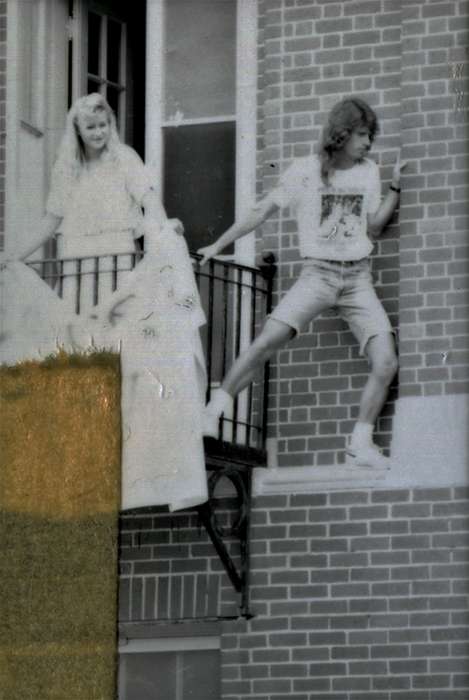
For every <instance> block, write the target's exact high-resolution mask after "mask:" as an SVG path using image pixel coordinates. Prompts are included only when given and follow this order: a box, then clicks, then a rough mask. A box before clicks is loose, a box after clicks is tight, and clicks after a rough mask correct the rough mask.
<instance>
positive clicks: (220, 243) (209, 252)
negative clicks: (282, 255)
mask: <svg viewBox="0 0 469 700" xmlns="http://www.w3.org/2000/svg"><path fill="white" fill-rule="evenodd" d="M275 209H278V204H277V202H275V201H274V199H273V197H272V196H271V195H267V197H264V199H261V200H260V201H259V202H258V203H257V204H255V205H254V206H253V207H251V209H250V210H249V211H248V212H247V214H246V216H245V217H244V218H243V219H241V220H240V221H235V222H234V224H233V225H232V226H230V228H229V229H227V230H226V231H225V233H223V234H222V235H221V236H220V238H219V239H218V240H217V241H215V243H212V245H208V246H205V247H204V248H199V250H198V251H197V252H198V253H199V254H200V255H203V258H202V260H201V265H205V263H206V262H208V261H209V260H210V259H211V258H213V256H214V255H218V253H221V251H222V250H223V249H224V248H226V247H227V246H228V245H230V243H233V242H234V241H236V240H238V238H242V237H243V236H245V235H246V234H248V233H250V232H251V231H253V230H254V229H255V228H257V227H258V226H260V224H262V223H263V222H264V221H265V220H266V219H267V217H268V216H269V215H270V214H271V213H272V212H273V211H275Z"/></svg>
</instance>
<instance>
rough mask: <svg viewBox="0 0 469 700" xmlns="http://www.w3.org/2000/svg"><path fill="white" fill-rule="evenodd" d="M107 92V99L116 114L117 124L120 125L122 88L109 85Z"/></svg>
mask: <svg viewBox="0 0 469 700" xmlns="http://www.w3.org/2000/svg"><path fill="white" fill-rule="evenodd" d="M106 93H107V94H106V98H107V101H108V102H109V105H110V107H111V109H112V110H113V111H114V114H115V115H116V120H117V126H119V95H120V90H118V89H117V88H114V87H111V86H110V85H108V86H107V91H106Z"/></svg>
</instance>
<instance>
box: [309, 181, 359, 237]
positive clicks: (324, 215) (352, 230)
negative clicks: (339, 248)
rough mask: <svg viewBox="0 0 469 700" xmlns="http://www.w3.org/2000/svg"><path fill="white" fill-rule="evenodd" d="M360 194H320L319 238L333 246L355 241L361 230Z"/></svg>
mask: <svg viewBox="0 0 469 700" xmlns="http://www.w3.org/2000/svg"><path fill="white" fill-rule="evenodd" d="M362 212H363V195H362V194H337V193H334V194H322V195H321V218H320V234H319V235H320V238H321V239H322V240H324V241H331V242H334V244H339V245H340V242H342V243H345V242H346V240H347V239H348V240H349V241H350V242H352V239H354V238H355V239H356V238H357V237H358V236H359V235H360V231H361V230H362V228H363V222H362Z"/></svg>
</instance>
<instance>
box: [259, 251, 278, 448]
mask: <svg viewBox="0 0 469 700" xmlns="http://www.w3.org/2000/svg"><path fill="white" fill-rule="evenodd" d="M262 260H263V262H264V264H263V265H259V269H260V271H261V275H262V277H263V278H264V279H265V281H266V282H267V296H266V309H265V311H266V316H268V315H269V314H270V312H271V311H272V295H273V288H274V277H275V275H276V273H277V265H276V264H275V262H276V261H275V255H274V254H273V253H266V254H265V255H264V256H263V257H262ZM269 381H270V362H269V361H268V360H267V362H266V363H265V365H264V393H263V397H262V447H263V448H264V449H265V444H266V440H267V417H268V409H269V405H268V404H269Z"/></svg>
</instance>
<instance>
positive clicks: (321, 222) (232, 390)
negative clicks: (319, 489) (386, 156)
mask: <svg viewBox="0 0 469 700" xmlns="http://www.w3.org/2000/svg"><path fill="white" fill-rule="evenodd" d="M377 131H378V120H377V117H376V114H375V112H374V111H373V110H372V109H371V107H370V106H369V105H368V104H367V103H366V102H364V101H363V100H362V99H360V98H357V97H348V98H345V99H343V100H342V101H341V102H339V103H338V104H337V105H335V107H333V108H332V110H331V112H330V114H329V118H328V121H327V123H326V125H325V128H324V131H323V135H322V140H321V143H320V145H319V152H318V154H317V155H312V156H309V157H305V158H299V159H296V160H295V161H294V162H293V163H292V164H291V166H290V167H289V168H288V169H287V170H286V171H285V173H284V174H283V176H282V177H281V179H280V182H279V184H278V186H277V187H276V188H275V189H274V190H273V191H272V192H270V194H268V195H267V196H266V197H265V198H264V199H262V200H260V201H259V202H258V203H257V204H256V205H255V206H254V207H253V208H252V209H251V210H250V211H249V212H248V214H247V216H246V217H244V218H243V219H242V220H241V221H236V222H235V223H234V224H233V225H232V226H231V227H230V228H229V229H228V230H227V231H226V232H225V233H224V234H223V235H222V236H221V237H220V238H219V239H218V240H217V241H216V242H215V243H213V244H212V245H210V246H206V247H204V248H201V249H200V250H199V253H200V254H202V255H203V259H202V263H203V264H204V263H205V262H207V260H209V259H210V258H212V257H213V256H215V255H217V254H218V253H220V252H221V251H222V250H223V249H224V248H225V247H226V246H227V245H229V244H230V243H232V242H233V241H235V240H236V239H238V238H241V237H242V236H244V235H246V234H247V233H249V232H250V231H252V230H253V229H255V228H257V227H258V226H259V225H260V224H261V223H262V222H263V221H265V220H266V219H267V218H268V217H269V216H270V214H271V213H272V212H274V211H275V210H276V209H278V208H284V207H287V206H290V207H292V210H293V212H294V214H295V217H296V220H297V224H298V235H299V248H300V255H301V257H302V258H303V269H302V272H301V274H300V277H299V279H298V281H297V282H296V283H295V284H294V285H293V287H292V288H291V289H290V290H289V291H288V292H287V294H286V295H285V296H284V297H283V299H282V300H281V301H280V303H279V305H278V306H277V307H276V308H275V309H274V311H273V312H272V313H271V315H270V317H269V318H268V320H267V321H266V324H265V326H264V328H263V330H262V331H261V333H260V334H259V336H258V337H257V338H256V339H255V341H254V342H253V343H252V345H251V346H250V347H249V348H248V349H247V350H246V351H245V352H244V353H243V354H242V355H241V356H240V357H239V358H238V359H237V360H236V362H235V363H234V364H233V366H232V367H231V369H230V371H229V372H228V374H227V376H226V377H225V379H224V380H223V383H222V386H221V388H220V389H218V390H216V391H215V392H214V393H213V397H212V399H211V401H210V402H209V404H208V405H207V407H206V409H205V429H206V430H205V432H206V434H207V435H213V436H215V435H217V433H218V421H219V418H220V416H221V415H222V413H224V412H227V411H228V410H229V407H230V405H231V402H232V400H233V397H234V396H236V394H237V393H239V392H240V391H241V390H242V389H243V388H245V387H246V386H247V385H248V384H249V383H250V382H251V381H252V379H253V376H254V374H255V372H256V370H257V369H258V368H259V366H261V365H262V364H263V363H264V362H266V360H268V359H269V358H270V357H271V356H272V355H273V353H274V352H276V351H277V350H278V349H279V348H281V347H282V346H283V345H284V344H285V343H286V342H287V341H288V340H290V339H291V338H292V337H294V336H295V335H296V334H297V333H299V332H300V330H301V329H302V328H304V327H305V326H307V325H308V324H309V323H310V322H311V321H312V320H313V319H314V318H316V317H317V316H318V315H319V314H321V313H322V312H323V311H325V310H327V309H330V308H331V307H336V308H337V309H338V310H339V313H340V315H341V316H342V318H344V320H346V321H347V322H348V324H349V326H350V329H351V330H352V332H353V333H354V335H355V337H356V338H357V340H358V342H359V343H360V353H361V354H365V355H366V356H367V357H368V360H369V364H370V374H369V377H368V381H367V383H366V385H365V387H364V390H363V393H362V396H361V401H360V408H359V414H358V420H357V422H356V425H355V427H354V430H353V432H352V435H351V438H350V440H349V442H348V445H347V451H346V452H347V455H346V463H347V464H348V465H349V466H352V467H368V468H370V469H389V468H390V459H389V458H388V457H385V456H384V455H383V454H382V453H381V451H380V450H379V449H378V447H377V446H376V445H375V444H374V443H373V440H372V435H373V429H374V424H375V421H376V419H377V417H378V415H379V413H380V411H381V408H382V406H383V404H384V402H385V400H386V396H387V393H388V388H389V385H390V383H391V381H392V378H393V377H394V374H395V373H396V370H397V358H396V350H395V343H394V337H393V330H392V327H391V324H390V322H389V319H388V317H387V315H386V312H385V311H384V309H383V306H382V304H381V302H380V301H379V299H378V297H377V295H376V292H375V290H374V287H373V283H372V278H371V273H370V260H369V256H370V253H371V251H372V249H373V242H372V239H373V238H375V237H377V236H378V235H379V234H380V233H381V232H382V230H383V229H384V227H385V226H386V224H387V223H388V222H389V221H390V219H391V217H392V215H393V213H394V210H395V208H396V206H397V204H398V201H399V192H400V175H401V170H402V169H403V167H405V164H401V163H400V161H399V159H398V160H397V162H396V164H395V166H394V169H393V175H392V182H391V186H390V188H389V190H388V192H387V194H386V195H385V197H384V198H381V183H380V176H379V168H378V166H377V165H376V163H375V162H374V161H373V160H371V159H370V158H368V157H367V156H368V152H369V150H370V148H371V145H372V143H373V141H374V139H375V136H376V134H377Z"/></svg>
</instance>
